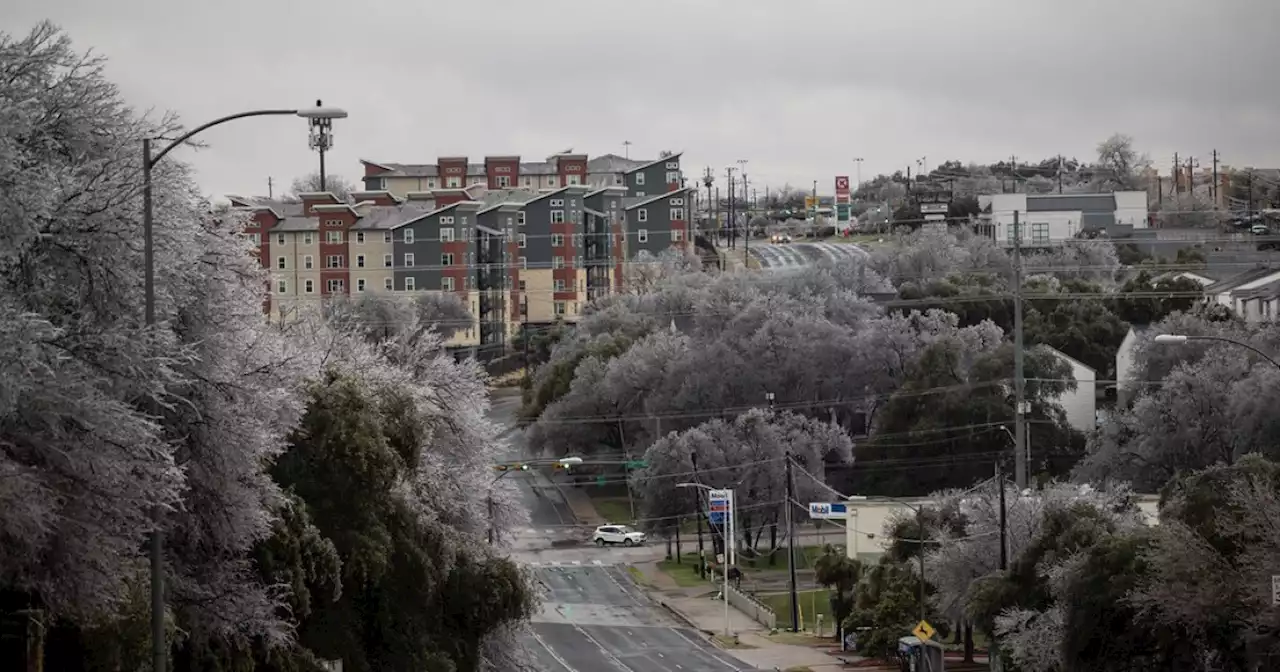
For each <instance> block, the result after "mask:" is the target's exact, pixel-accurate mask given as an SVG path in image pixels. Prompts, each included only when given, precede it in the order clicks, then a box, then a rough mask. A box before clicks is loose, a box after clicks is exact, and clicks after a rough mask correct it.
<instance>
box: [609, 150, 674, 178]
mask: <svg viewBox="0 0 1280 672" xmlns="http://www.w3.org/2000/svg"><path fill="white" fill-rule="evenodd" d="M682 154H684V152H672V153H671V154H668V155H666V156H664V157H661V158H658V159H654V160H653V161H650V162H648V163H642V164H640V165H638V166H635V167H633V168H631V169H630V170H625V171H623V173H624V174H625V173H634V172H636V171H637V170H640V169H641V168H648V167H649V166H652V165H654V164H658V163H663V162H666V161H679V160H680V156H681V155H682Z"/></svg>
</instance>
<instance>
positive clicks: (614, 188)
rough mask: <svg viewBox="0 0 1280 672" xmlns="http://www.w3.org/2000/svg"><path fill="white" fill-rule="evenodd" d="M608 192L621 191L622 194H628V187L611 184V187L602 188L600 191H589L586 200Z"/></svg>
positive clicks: (585, 195)
mask: <svg viewBox="0 0 1280 672" xmlns="http://www.w3.org/2000/svg"><path fill="white" fill-rule="evenodd" d="M606 191H621V192H623V193H626V192H627V187H626V185H622V184H610V185H608V186H605V187H600V188H599V189H594V190H592V191H588V192H587V193H586V194H584V198H586V197H591V196H595V195H597V194H603V193H604V192H606Z"/></svg>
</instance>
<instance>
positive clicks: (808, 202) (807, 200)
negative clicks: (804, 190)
mask: <svg viewBox="0 0 1280 672" xmlns="http://www.w3.org/2000/svg"><path fill="white" fill-rule="evenodd" d="M816 207H818V199H817V197H814V196H805V197H804V209H805V210H812V209H814V208H816Z"/></svg>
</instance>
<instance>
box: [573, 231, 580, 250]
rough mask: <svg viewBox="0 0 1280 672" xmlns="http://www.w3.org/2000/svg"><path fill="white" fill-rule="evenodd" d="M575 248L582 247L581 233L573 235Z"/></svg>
mask: <svg viewBox="0 0 1280 672" xmlns="http://www.w3.org/2000/svg"><path fill="white" fill-rule="evenodd" d="M573 246H574V247H582V234H581V233H575V234H573Z"/></svg>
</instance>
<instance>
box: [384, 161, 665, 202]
mask: <svg viewBox="0 0 1280 672" xmlns="http://www.w3.org/2000/svg"><path fill="white" fill-rule="evenodd" d="M361 163H362V164H364V185H365V188H366V189H368V190H370V191H387V192H389V193H391V194H393V195H395V196H397V197H400V198H404V197H406V196H407V195H408V194H409V193H410V192H424V191H432V192H434V191H436V190H438V189H466V190H468V192H469V193H470V195H471V196H472V197H475V196H478V195H479V191H480V190H474V189H472V188H474V187H479V188H481V190H494V189H524V190H527V191H540V190H544V189H559V188H561V187H568V186H579V185H581V186H589V187H593V188H596V189H599V188H602V187H610V186H618V185H629V184H630V183H633V182H638V183H639V190H640V191H641V192H644V191H646V185H648V187H647V188H648V190H649V191H652V190H653V189H655V188H659V185H661V184H665V183H675V184H679V183H680V181H681V178H682V175H681V174H680V154H679V153H675V152H664V153H663V155H662V156H661V157H659V158H658V159H655V160H643V161H641V160H634V159H627V158H623V157H621V156H617V155H616V154H605V155H603V156H598V157H595V158H591V157H589V156H588V155H586V154H575V153H572V152H562V153H559V154H552V155H551V156H549V157H547V158H546V160H544V161H532V162H530V161H523V160H522V159H521V157H519V156H486V157H484V159H483V162H481V163H472V162H471V161H470V159H469V158H468V157H465V156H442V157H438V158H436V161H435V163H420V164H419V163H386V162H380V161H368V160H361ZM667 164H671V165H672V166H673V167H672V168H667V167H666V166H667ZM655 166H657V167H658V169H657V170H655ZM655 173H656V174H655ZM667 173H670V175H668V174H667Z"/></svg>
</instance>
